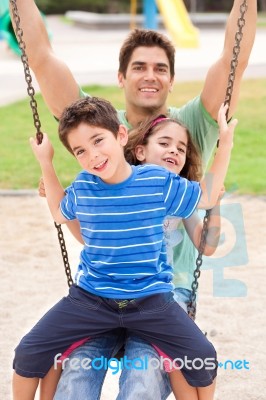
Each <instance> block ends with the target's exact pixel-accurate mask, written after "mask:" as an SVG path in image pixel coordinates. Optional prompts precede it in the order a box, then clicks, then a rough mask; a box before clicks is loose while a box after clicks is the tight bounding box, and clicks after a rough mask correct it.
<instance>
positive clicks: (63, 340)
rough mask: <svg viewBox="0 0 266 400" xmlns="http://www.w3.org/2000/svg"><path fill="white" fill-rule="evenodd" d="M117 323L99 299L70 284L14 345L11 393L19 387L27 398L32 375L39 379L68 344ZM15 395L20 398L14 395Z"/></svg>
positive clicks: (107, 328)
mask: <svg viewBox="0 0 266 400" xmlns="http://www.w3.org/2000/svg"><path fill="white" fill-rule="evenodd" d="M119 326H120V324H119V320H118V317H117V318H116V315H115V313H113V312H110V310H109V309H108V308H106V306H105V305H104V304H103V301H102V299H101V298H99V297H97V296H94V295H91V294H90V293H88V292H85V291H83V290H82V289H80V288H77V287H76V286H72V287H71V288H70V294H69V296H67V297H64V298H63V299H62V300H61V301H59V302H58V303H57V304H56V305H55V306H54V307H53V308H52V309H51V310H50V311H48V312H47V313H46V314H45V315H44V316H43V318H42V319H41V320H40V321H39V322H38V323H37V324H36V325H35V327H34V328H33V329H32V330H31V331H30V332H29V333H28V334H27V335H26V336H24V338H23V339H22V340H21V342H20V344H19V345H18V346H17V348H16V351H15V359H14V363H13V366H14V369H15V371H16V374H15V375H14V396H15V394H16V393H19V392H20V391H21V387H22V386H23V393H24V397H23V399H24V398H25V399H30V400H31V399H32V398H33V397H32V393H33V392H34V391H35V390H36V387H37V384H36V379H35V378H43V377H44V376H45V375H46V374H47V372H48V371H49V369H50V368H51V366H52V365H53V364H57V363H58V360H59V359H60V356H61V355H62V353H64V352H65V351H66V350H67V349H68V348H69V347H70V346H71V344H72V343H75V342H77V341H79V340H81V339H84V338H86V337H87V335H88V337H89V336H90V337H92V336H97V335H100V334H104V333H106V332H107V331H110V330H112V329H114V328H115V327H119ZM17 374H18V375H20V376H21V379H18V377H17ZM23 377H24V379H23ZM17 398H18V399H19V400H21V397H14V399H17Z"/></svg>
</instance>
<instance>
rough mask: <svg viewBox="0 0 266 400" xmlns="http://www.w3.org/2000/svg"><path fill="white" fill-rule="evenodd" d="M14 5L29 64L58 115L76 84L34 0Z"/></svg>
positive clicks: (72, 98) (76, 90) (73, 95)
mask: <svg viewBox="0 0 266 400" xmlns="http://www.w3.org/2000/svg"><path fill="white" fill-rule="evenodd" d="M17 7H18V12H19V16H20V23H21V28H22V30H23V39H24V41H25V43H26V53H27V56H28V59H29V65H30V68H31V69H32V71H33V72H34V75H35V77H36V79H37V81H38V84H39V86H40V90H41V92H42V95H43V97H44V100H45V102H46V103H47V105H48V107H49V109H50V111H51V112H52V113H53V115H54V116H56V117H58V118H59V117H60V115H61V113H62V111H63V109H64V108H65V107H66V106H68V105H69V104H70V103H72V102H73V101H75V100H76V99H77V98H78V97H79V87H78V84H77V82H76V81H75V79H74V77H73V75H72V73H71V71H70V70H69V68H68V67H67V65H66V64H65V63H64V62H62V61H61V60H60V59H58V58H57V57H56V55H55V54H54V52H53V49H52V47H51V44H50V41H49V37H48V34H47V31H46V28H45V24H44V21H43V19H42V17H41V15H40V12H39V10H38V8H37V7H36V5H35V2H34V1H33V0H17ZM10 15H11V16H12V10H10ZM13 27H14V30H15V26H14V24H13Z"/></svg>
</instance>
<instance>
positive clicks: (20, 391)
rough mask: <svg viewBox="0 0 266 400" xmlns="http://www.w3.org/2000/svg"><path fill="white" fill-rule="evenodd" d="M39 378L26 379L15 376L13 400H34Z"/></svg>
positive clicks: (15, 374)
mask: <svg viewBox="0 0 266 400" xmlns="http://www.w3.org/2000/svg"><path fill="white" fill-rule="evenodd" d="M38 383H39V378H25V377H23V376H20V375H18V374H17V373H16V372H14V374H13V382H12V386H13V400H34V397H35V393H36V390H37V387H38Z"/></svg>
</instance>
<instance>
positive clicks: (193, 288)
mask: <svg viewBox="0 0 266 400" xmlns="http://www.w3.org/2000/svg"><path fill="white" fill-rule="evenodd" d="M10 3H11V5H12V15H13V20H14V22H15V25H16V37H17V39H18V45H19V47H20V50H21V61H22V64H23V67H24V74H25V80H26V83H27V92H28V95H29V97H30V106H31V110H32V115H33V121H34V125H35V128H36V139H37V142H38V143H39V144H40V143H41V142H42V138H43V134H42V132H41V122H40V118H39V114H38V110H37V102H36V100H35V97H34V96H35V90H34V88H33V86H32V77H31V73H30V69H29V64H28V57H27V55H26V45H25V42H24V41H23V30H22V28H21V26H20V17H19V13H18V8H17V3H16V0H10ZM247 8H248V6H247V0H243V3H242V4H241V5H240V17H239V19H238V22H237V26H238V30H237V32H236V34H235V45H234V47H233V55H232V60H231V63H230V73H229V76H228V84H227V89H226V94H225V100H224V103H225V104H228V110H227V113H226V117H227V119H228V112H229V107H230V103H231V97H232V93H233V87H234V80H235V72H236V68H237V64H238V55H239V53H240V43H241V41H242V38H243V32H242V31H243V28H244V26H245V13H246V11H247ZM218 145H219V141H218V142H217V147H218ZM209 219H210V211H209V210H206V214H205V216H204V219H203V230H202V235H201V240H200V245H199V250H198V256H197V259H196V268H195V270H194V274H193V276H194V280H193V282H192V285H191V299H190V303H189V304H188V315H189V316H190V317H191V318H192V319H193V320H195V318H196V295H197V290H198V286H199V282H198V280H199V277H200V273H201V270H200V268H201V266H202V256H203V252H204V248H205V245H206V238H207V233H208V224H209ZM54 225H55V228H56V229H57V235H58V240H59V244H60V249H61V254H62V258H63V263H64V268H65V273H66V277H67V283H68V286H71V285H72V284H73V279H72V276H71V269H70V265H69V261H68V253H67V249H66V245H65V239H64V235H63V231H62V229H61V225H60V224H57V223H56V222H54Z"/></svg>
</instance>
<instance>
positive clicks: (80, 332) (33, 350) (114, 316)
mask: <svg viewBox="0 0 266 400" xmlns="http://www.w3.org/2000/svg"><path fill="white" fill-rule="evenodd" d="M115 328H127V329H128V330H130V331H131V332H132V333H133V334H135V335H137V336H139V337H140V338H142V339H144V340H146V341H147V342H149V343H150V344H151V345H153V346H154V347H155V348H156V349H158V350H159V354H163V355H164V357H167V358H168V361H169V360H170V361H172V362H173V363H174V364H173V366H174V365H175V366H177V368H180V370H181V372H182V373H183V375H184V377H185V378H186V380H187V382H188V383H189V384H190V385H191V386H195V387H204V386H208V385H210V384H211V383H212V382H213V380H214V378H215V377H216V372H217V361H216V352H215V349H214V347H213V346H212V344H211V343H210V342H209V341H208V339H207V338H206V337H205V335H204V334H203V333H202V332H201V330H200V329H199V328H198V326H197V325H196V324H195V323H194V322H193V321H192V320H191V318H189V316H188V315H187V314H186V312H185V311H183V309H182V308H181V307H180V306H179V305H178V304H177V303H176V301H175V300H174V299H173V294H172V293H171V292H168V293H160V294H156V295H153V296H147V297H141V298H138V299H131V300H121V299H119V300H114V299H107V298H103V297H98V296H95V295H93V294H91V293H89V292H87V291H85V290H83V289H81V288H79V287H77V286H76V285H73V286H71V287H70V289H69V295H68V296H66V297H64V298H62V300H60V301H59V302H58V303H57V304H56V305H55V306H54V307H52V308H51V309H50V310H49V311H48V312H47V313H46V314H45V315H44V316H43V317H42V318H41V320H40V321H39V322H38V323H37V324H36V325H35V326H34V327H33V328H32V330H31V331H30V332H29V333H28V334H27V335H26V336H24V337H23V338H22V340H21V342H20V344H19V345H18V346H17V348H16V350H15V359H14V362H13V367H14V369H15V371H16V373H17V374H19V375H21V376H24V377H39V378H43V377H44V376H45V375H46V374H47V372H48V371H49V369H50V368H51V367H52V366H55V367H56V363H57V362H58V360H59V359H60V356H61V355H62V354H63V353H64V352H66V351H67V349H69V348H70V347H71V345H72V344H73V343H76V342H78V341H81V343H82V342H83V341H84V339H89V338H93V337H95V336H100V335H102V334H105V333H106V332H108V331H110V330H113V329H115Z"/></svg>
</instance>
